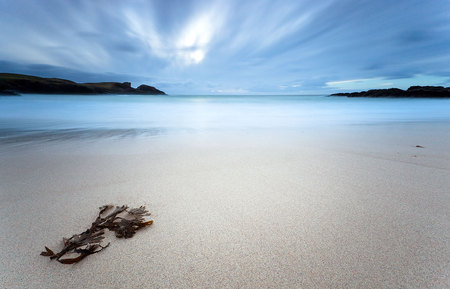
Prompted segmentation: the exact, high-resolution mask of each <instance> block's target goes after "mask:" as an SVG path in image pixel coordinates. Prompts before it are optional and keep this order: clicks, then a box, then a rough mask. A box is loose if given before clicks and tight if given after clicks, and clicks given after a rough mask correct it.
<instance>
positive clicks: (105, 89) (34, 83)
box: [0, 73, 165, 94]
mask: <svg viewBox="0 0 450 289" xmlns="http://www.w3.org/2000/svg"><path fill="white" fill-rule="evenodd" d="M141 86H142V85H141ZM141 86H140V87H141ZM147 87H148V88H152V89H148V88H147ZM5 91H14V92H16V93H36V94H40V93H45V94H165V93H164V92H163V91H161V90H158V89H156V88H154V87H152V86H147V85H144V89H135V88H133V87H131V83H130V82H123V83H119V82H98V83H76V82H73V81H70V80H66V79H59V78H42V77H36V76H30V75H22V74H12V73H0V92H5Z"/></svg>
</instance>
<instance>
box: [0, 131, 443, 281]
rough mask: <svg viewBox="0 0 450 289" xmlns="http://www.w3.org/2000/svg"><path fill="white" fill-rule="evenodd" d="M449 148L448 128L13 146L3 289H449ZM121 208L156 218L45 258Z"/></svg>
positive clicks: (2, 227) (0, 155) (5, 148)
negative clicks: (80, 255)
mask: <svg viewBox="0 0 450 289" xmlns="http://www.w3.org/2000/svg"><path fill="white" fill-rule="evenodd" d="M416 145H421V146H423V148H419V147H416ZM449 147H450V132H449V130H448V125H445V124H444V125H442V126H427V125H414V124H411V125H409V126H408V127H406V128H405V127H399V126H398V127H396V128H392V127H391V128H389V129H386V128H383V127H373V128H359V129H357V128H352V129H347V130H345V131H339V130H330V131H316V132H301V131H300V132H295V133H293V132H277V133H275V132H272V133H270V132H262V133H257V132H254V133H250V134H249V133H244V132H242V133H230V134H225V133H217V134H214V133H198V134H180V135H160V136H155V137H145V136H143V137H139V136H138V137H123V138H109V137H108V138H101V139H80V140H76V138H75V139H73V138H71V139H66V140H63V141H49V142H34V143H33V142H31V143H24V144H10V143H8V144H1V146H0V202H1V204H2V208H1V210H0V217H1V220H2V222H1V223H0V233H1V234H0V236H1V237H0V244H1V250H0V267H1V270H0V282H1V283H0V287H2V288H75V287H83V288H448V286H449V284H450V279H449V264H450V216H449V215H450V213H449V212H450V177H449V176H450V150H449V149H448V148H449ZM110 203H112V204H117V205H121V204H128V205H130V206H139V205H146V206H147V208H148V209H149V210H150V211H151V212H152V217H153V219H154V220H155V223H154V225H152V226H151V227H149V228H147V229H144V230H142V231H140V232H138V233H137V234H136V235H135V237H134V238H131V239H127V240H122V239H115V238H114V237H112V236H111V235H109V237H108V238H109V239H110V240H111V245H110V247H109V248H107V249H106V250H105V251H103V252H101V253H99V254H95V255H92V256H89V257H87V258H86V259H85V260H83V261H82V262H80V263H79V264H76V265H62V264H59V263H57V262H55V261H50V260H49V259H48V258H44V257H41V256H39V253H40V252H41V251H42V249H43V248H44V246H45V245H46V246H49V247H50V248H52V249H55V250H56V249H58V248H60V246H61V239H62V237H70V236H71V235H72V234H74V233H79V232H81V231H83V230H85V229H86V228H87V227H89V225H90V223H91V222H92V221H93V220H94V218H95V216H96V214H97V208H98V207H99V206H101V205H104V204H110Z"/></svg>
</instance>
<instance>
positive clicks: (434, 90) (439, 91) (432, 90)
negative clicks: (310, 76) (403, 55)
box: [331, 86, 450, 98]
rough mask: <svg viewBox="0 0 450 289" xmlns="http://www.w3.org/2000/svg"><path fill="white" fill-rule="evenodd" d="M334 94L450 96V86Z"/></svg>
mask: <svg viewBox="0 0 450 289" xmlns="http://www.w3.org/2000/svg"><path fill="white" fill-rule="evenodd" d="M331 95H332V96H347V97H411V98H418V97H422V98H450V87H443V86H411V87H410V88H408V89H407V90H403V89H399V88H389V89H371V90H368V91H361V92H348V93H334V94H331Z"/></svg>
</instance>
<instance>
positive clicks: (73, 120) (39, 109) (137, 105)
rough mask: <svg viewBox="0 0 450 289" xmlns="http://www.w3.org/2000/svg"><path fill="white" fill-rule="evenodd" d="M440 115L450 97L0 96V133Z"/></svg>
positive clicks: (165, 130) (449, 114) (449, 119)
mask: <svg viewBox="0 0 450 289" xmlns="http://www.w3.org/2000/svg"><path fill="white" fill-rule="evenodd" d="M407 122H439V123H448V124H449V129H450V99H406V98H402V99H393V98H377V99H375V98H345V97H328V96H130V95H98V96H83V95H70V96H67V95H24V96H18V97H0V140H1V141H20V140H23V139H24V138H25V139H26V138H27V137H28V138H33V137H38V136H39V137H43V138H58V137H66V138H67V137H92V136H94V137H95V136H113V135H139V134H150V135H154V134H155V135H157V134H170V133H177V132H207V131H220V130H225V131H235V130H239V131H246V130H273V129H276V130H283V129H286V130H292V129H293V130H295V129H305V128H311V129H315V128H323V127H333V126H334V127H336V126H351V125H377V124H386V123H407Z"/></svg>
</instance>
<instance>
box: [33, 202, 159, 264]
mask: <svg viewBox="0 0 450 289" xmlns="http://www.w3.org/2000/svg"><path fill="white" fill-rule="evenodd" d="M113 207H114V206H112V205H105V206H102V207H100V208H99V210H100V212H99V213H98V216H97V218H96V219H95V221H94V222H93V223H92V224H91V227H90V228H89V229H87V230H86V231H84V232H82V233H80V234H76V235H73V236H72V237H70V238H68V239H67V238H63V244H64V248H63V249H62V250H61V251H60V252H58V253H54V252H53V251H52V250H50V249H49V248H48V247H45V251H43V252H41V256H45V257H50V259H51V260H53V259H56V260H57V261H58V262H60V263H62V264H73V263H77V262H79V261H81V260H83V259H84V258H85V257H86V256H89V255H92V254H95V253H98V252H100V251H103V250H104V249H105V248H107V247H108V246H109V244H110V243H108V244H106V245H104V246H103V245H102V242H103V239H104V238H105V236H104V234H105V230H110V231H113V232H114V233H115V235H116V237H117V238H131V237H133V236H134V234H135V233H136V231H138V230H139V229H142V228H144V227H146V226H150V225H151V224H153V220H145V217H146V216H150V213H149V212H148V211H147V210H146V209H145V207H144V206H141V207H139V208H134V209H128V206H125V205H124V206H121V207H118V206H117V207H116V208H115V209H114V211H112V212H111V213H110V214H106V213H107V212H108V211H110V210H111V209H112V208H113ZM105 215H106V216H105ZM66 254H77V256H76V257H74V258H67V256H66V258H62V257H63V256H65V255H66Z"/></svg>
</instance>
